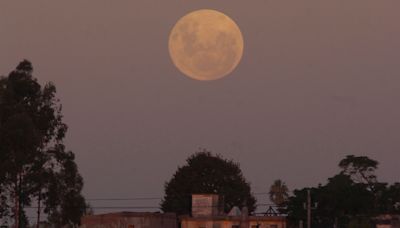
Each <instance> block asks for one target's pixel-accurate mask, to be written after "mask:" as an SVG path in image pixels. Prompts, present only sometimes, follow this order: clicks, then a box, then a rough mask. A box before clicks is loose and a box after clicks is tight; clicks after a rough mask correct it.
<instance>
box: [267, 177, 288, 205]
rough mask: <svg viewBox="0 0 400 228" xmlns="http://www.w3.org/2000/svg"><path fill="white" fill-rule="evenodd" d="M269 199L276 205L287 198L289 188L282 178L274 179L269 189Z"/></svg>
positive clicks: (284, 201)
mask: <svg viewBox="0 0 400 228" xmlns="http://www.w3.org/2000/svg"><path fill="white" fill-rule="evenodd" d="M269 199H270V200H271V202H273V203H274V204H275V205H276V206H278V207H281V206H283V205H284V204H285V203H286V202H287V200H288V199H289V189H288V187H287V186H286V184H285V182H283V181H282V180H279V179H278V180H275V181H274V183H273V184H272V185H271V187H270V190H269Z"/></svg>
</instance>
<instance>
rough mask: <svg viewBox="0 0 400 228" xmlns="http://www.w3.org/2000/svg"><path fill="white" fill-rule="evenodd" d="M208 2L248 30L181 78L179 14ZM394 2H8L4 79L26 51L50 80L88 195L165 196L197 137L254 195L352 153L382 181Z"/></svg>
mask: <svg viewBox="0 0 400 228" xmlns="http://www.w3.org/2000/svg"><path fill="white" fill-rule="evenodd" d="M203 8H209V9H216V10H219V11H221V12H223V13H225V14H227V15H228V16H230V17H231V18H232V19H234V20H235V22H236V23H237V24H238V26H239V27H240V29H241V31H242V33H243V37H244V56H243V58H242V61H241V63H240V64H239V66H238V68H237V69H236V70H235V71H234V72H233V73H232V75H229V76H228V77H226V78H224V79H222V80H218V81H212V82H199V81H195V80H191V79H189V78H187V77H185V76H183V75H182V74H181V73H180V72H179V71H178V70H177V69H176V68H175V67H174V65H173V64H172V62H171V60H170V57H169V54H168V35H169V32H170V30H171V29H172V27H173V26H174V24H175V23H176V21H177V20H178V19H179V18H180V17H182V16H183V15H185V14H187V13H188V12H190V11H192V10H197V9H203ZM399 8H400V2H399V1H375V0H357V1H351V2H344V1H332V2H322V1H312V0H306V1H301V2H285V1H265V0H257V1H251V2H244V1H218V2H216V1H210V0H209V1H191V2H182V1H177V0H173V1H153V0H152V1H148V0H146V1H144V0H143V1H121V2H109V1H104V0H101V1H99V0H98V1H85V2H79V3H78V2H54V1H31V2H24V3H19V2H5V1H4V2H1V3H0V34H1V38H0V75H7V74H8V73H9V72H10V71H11V70H12V69H14V68H15V66H16V65H17V64H18V63H19V62H20V61H21V60H22V59H24V58H26V59H28V60H30V61H31V62H32V63H33V66H34V68H35V69H34V75H35V76H36V77H37V78H38V79H39V81H40V82H41V83H42V84H43V83H44V82H47V81H53V82H54V83H55V84H56V86H57V89H58V91H57V94H58V98H60V99H61V103H62V105H63V114H64V116H65V117H64V120H65V122H66V123H67V124H68V126H69V131H68V135H67V141H66V145H67V147H68V148H69V149H71V150H72V151H73V152H74V153H75V154H76V156H77V163H78V165H79V170H80V173H81V174H82V176H83V177H84V180H85V188H84V193H85V195H86V196H87V197H88V198H98V197H115V196H116V197H129V196H138V197H153V196H156V197H162V195H163V190H164V183H165V181H167V180H169V178H170V177H171V176H172V174H173V173H174V172H175V170H176V168H177V166H180V165H183V164H184V160H185V159H186V158H187V157H188V156H189V155H190V154H192V153H193V152H195V151H196V150H197V149H198V148H199V147H203V148H207V149H209V150H211V151H212V152H214V153H219V154H221V155H223V156H224V157H225V158H229V159H233V160H235V161H237V162H239V163H240V164H241V168H242V170H243V173H244V175H245V177H246V178H247V179H248V180H249V181H250V182H251V184H252V190H253V192H265V191H267V189H268V188H269V186H270V185H271V184H272V183H273V180H275V179H277V178H280V179H282V180H284V181H285V182H286V183H287V184H288V186H289V188H291V189H293V188H296V187H304V186H309V185H315V183H319V182H322V183H324V182H325V181H326V178H328V177H330V176H331V175H333V174H334V173H336V172H337V170H338V168H337V163H338V162H339V160H340V159H342V158H343V157H344V156H345V155H347V154H356V155H367V156H369V157H371V158H373V159H376V160H378V161H379V162H380V167H379V170H378V177H379V178H381V179H382V181H388V182H394V181H398V174H397V172H396V171H395V170H396V169H397V167H398V160H399V158H400V155H399V152H400V144H399V143H398V141H399V133H400V132H399V131H400V130H399V129H400V121H399V116H400V107H399V105H398V101H399V100H400V89H399V88H400V78H399V76H400V65H399V59H400V52H399V50H400V27H399V26H398V23H399V21H400V14H398V9H399ZM261 197H264V196H261ZM258 198H259V199H260V202H263V200H264V199H261V198H260V197H258ZM266 198H267V197H266V196H265V200H266ZM152 205H154V204H152Z"/></svg>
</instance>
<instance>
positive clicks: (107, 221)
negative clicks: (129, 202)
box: [80, 212, 178, 228]
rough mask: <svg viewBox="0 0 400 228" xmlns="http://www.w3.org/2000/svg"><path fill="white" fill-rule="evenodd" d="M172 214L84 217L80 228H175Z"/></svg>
mask: <svg viewBox="0 0 400 228" xmlns="http://www.w3.org/2000/svg"><path fill="white" fill-rule="evenodd" d="M177 225H178V222H177V217H176V215H175V214H173V213H152V212H118V213H108V214H100V215H88V216H84V217H83V218H82V220H81V226H80V227H81V228H177V227H178V226H177Z"/></svg>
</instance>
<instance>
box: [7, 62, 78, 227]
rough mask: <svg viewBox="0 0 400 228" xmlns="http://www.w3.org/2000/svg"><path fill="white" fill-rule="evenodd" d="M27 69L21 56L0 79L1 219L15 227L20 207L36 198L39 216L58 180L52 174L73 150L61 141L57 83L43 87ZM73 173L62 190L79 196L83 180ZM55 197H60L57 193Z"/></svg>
mask: <svg viewBox="0 0 400 228" xmlns="http://www.w3.org/2000/svg"><path fill="white" fill-rule="evenodd" d="M32 73H33V67H32V64H31V63H30V62H29V61H27V60H24V61H22V62H21V63H19V64H18V66H17V67H16V69H15V70H13V71H12V72H11V73H10V74H9V75H8V76H7V77H1V78H0V187H1V190H2V191H1V193H0V194H1V200H2V201H3V202H5V203H4V204H3V203H2V204H1V205H0V213H1V214H0V215H2V216H0V217H3V216H8V217H13V218H14V219H15V220H14V223H15V227H25V226H27V224H24V223H22V221H23V219H22V218H24V207H25V206H29V205H31V203H32V200H37V204H38V206H39V209H38V217H40V206H41V204H42V202H48V200H49V199H48V197H49V191H50V186H52V185H54V183H58V184H61V183H62V182H63V179H62V178H51V177H53V176H60V175H61V174H62V171H63V170H66V169H67V167H66V164H67V163H68V162H69V163H73V164H75V163H74V157H73V156H71V154H72V152H66V151H65V149H64V148H65V147H64V145H63V139H64V137H65V133H66V131H67V125H66V124H65V123H63V122H62V117H63V116H62V114H61V104H59V100H58V99H57V98H56V97H55V94H56V87H55V86H54V84H52V83H46V84H45V85H44V86H43V87H42V86H41V85H40V84H39V82H38V81H37V79H36V78H34V77H33V76H32ZM75 175H76V176H77V178H75V180H74V181H75V182H76V183H73V182H74V181H70V182H66V183H65V184H67V185H65V187H67V188H66V189H65V191H67V189H69V190H71V189H74V190H75V191H76V192H77V194H78V195H80V191H81V189H82V184H83V181H82V178H81V177H80V176H79V173H78V172H77V170H76V172H75ZM78 176H79V178H78ZM79 182H81V184H79ZM76 185H78V186H76ZM79 185H80V186H79ZM57 197H58V198H60V199H62V198H63V197H65V196H64V195H62V194H61V191H60V192H58V195H57ZM10 202H13V204H14V205H11V204H10ZM56 206H57V207H58V206H59V205H56ZM45 207H47V209H48V211H49V212H50V211H51V210H54V209H51V208H50V207H49V205H45ZM52 208H53V207H52ZM71 217H73V215H71ZM73 220H74V221H76V219H73Z"/></svg>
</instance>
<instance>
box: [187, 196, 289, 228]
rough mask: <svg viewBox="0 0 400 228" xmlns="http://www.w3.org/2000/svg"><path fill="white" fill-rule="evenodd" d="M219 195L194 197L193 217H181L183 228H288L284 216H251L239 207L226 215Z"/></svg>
mask: <svg viewBox="0 0 400 228" xmlns="http://www.w3.org/2000/svg"><path fill="white" fill-rule="evenodd" d="M222 208H223V207H222V205H221V204H220V202H219V199H218V195H202V194H198V195H192V215H191V216H190V215H186V216H180V222H181V228H286V217H284V216H249V213H248V211H247V209H246V208H242V210H240V209H239V208H238V207H234V208H232V210H231V211H230V212H229V213H228V214H225V213H224V212H223V210H222Z"/></svg>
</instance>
